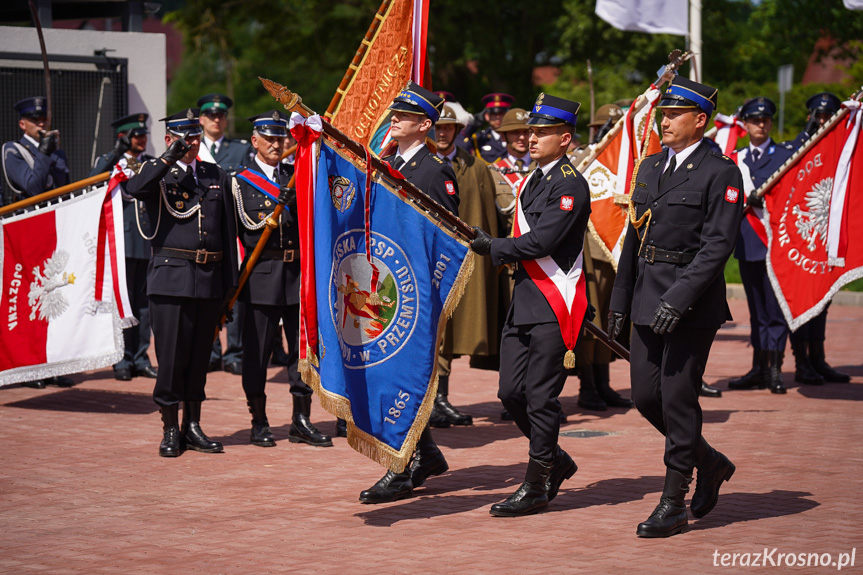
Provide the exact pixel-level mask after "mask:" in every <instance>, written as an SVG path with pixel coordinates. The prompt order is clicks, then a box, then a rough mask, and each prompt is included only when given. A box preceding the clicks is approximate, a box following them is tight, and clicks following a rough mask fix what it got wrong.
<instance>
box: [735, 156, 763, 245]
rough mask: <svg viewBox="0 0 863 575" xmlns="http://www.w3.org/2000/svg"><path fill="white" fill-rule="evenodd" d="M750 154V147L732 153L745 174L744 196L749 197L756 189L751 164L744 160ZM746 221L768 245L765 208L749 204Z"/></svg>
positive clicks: (744, 213)
mask: <svg viewBox="0 0 863 575" xmlns="http://www.w3.org/2000/svg"><path fill="white" fill-rule="evenodd" d="M748 156H749V148H743V149H742V150H737V152H735V153H734V154H732V155H731V159H733V160H734V161H735V162H737V167H738V168H739V169H740V174H741V175H742V176H743V197H744V198H748V197H749V194H751V193H752V192H754V191H755V184H753V183H752V174H751V173H750V172H749V166H748V165H746V162H744V161H743V160H744V159H746V158H747V157H748ZM743 215H744V217H745V218H746V221H747V222H749V225H750V226H752V231H754V232H755V235H756V236H758V239H759V240H761V242H762V243H763V244H764V245H765V246H766V245H767V230H766V229H765V228H764V222H763V221H762V219H763V217H764V210H763V209H762V208H756V207H755V206H751V205H747V206H746V210H745V211H744V212H743Z"/></svg>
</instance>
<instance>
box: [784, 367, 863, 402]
mask: <svg viewBox="0 0 863 575" xmlns="http://www.w3.org/2000/svg"><path fill="white" fill-rule="evenodd" d="M839 371H843V372H845V373H851V374H853V375H856V374H854V371H859V370H854V369H853V368H852V369H848V368H842V369H840V370H839ZM798 392H799V393H800V395H802V396H804V397H808V398H810V399H844V400H850V401H863V385H855V384H854V383H825V384H824V385H801V386H798Z"/></svg>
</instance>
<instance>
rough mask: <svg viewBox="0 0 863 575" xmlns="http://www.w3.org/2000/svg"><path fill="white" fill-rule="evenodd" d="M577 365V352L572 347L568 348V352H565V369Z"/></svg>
mask: <svg viewBox="0 0 863 575" xmlns="http://www.w3.org/2000/svg"><path fill="white" fill-rule="evenodd" d="M574 367H575V352H574V351H572V350H571V349H568V350H566V353H565V354H563V368H564V369H572V368H574Z"/></svg>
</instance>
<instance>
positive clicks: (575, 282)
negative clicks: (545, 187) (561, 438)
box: [512, 171, 587, 369]
mask: <svg viewBox="0 0 863 575" xmlns="http://www.w3.org/2000/svg"><path fill="white" fill-rule="evenodd" d="M535 174H536V171H534V172H533V173H532V174H531V175H530V176H528V177H527V178H525V179H524V180H522V183H521V186H520V187H519V191H518V200H517V202H516V205H517V211H516V217H515V221H514V222H513V226H512V227H513V230H512V236H513V237H514V238H517V237H520V236H521V235H523V234H527V233H529V232H530V223H529V222H528V221H527V218H526V217H525V214H524V208H523V206H522V204H521V191H522V190H523V189H524V186H525V185H526V184H527V182H528V181H529V180H530V179H531V178H532V177H534V175H535ZM520 263H521V265H522V266H523V267H524V270H525V271H526V272H527V275H529V276H530V279H532V280H533V282H534V283H535V284H536V287H538V288H539V291H540V292H542V295H543V296H544V297H545V300H546V301H547V302H548V305H549V306H551V309H552V311H553V312H554V315H555V317H556V318H557V323H558V325H559V326H560V334H561V335H562V336H563V343H564V345H566V354H565V355H564V358H563V366H564V367H565V368H566V369H572V368H574V367H575V352H574V351H573V350H574V349H575V344H576V342H577V341H578V333H579V332H580V331H581V324H582V323H583V322H584V314H585V312H586V311H587V290H586V289H585V281H584V274H583V273H582V265H583V263H584V251H583V250H582V251H581V252H580V253H579V254H578V259H576V261H575V263H574V264H573V266H572V268H570V270H569V271H568V272H565V271H563V270H562V269H561V268H560V266H558V265H557V262H555V261H554V258H552V257H551V256H545V257H542V258H539V259H536V260H526V261H522V262H520Z"/></svg>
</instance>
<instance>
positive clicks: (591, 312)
mask: <svg viewBox="0 0 863 575" xmlns="http://www.w3.org/2000/svg"><path fill="white" fill-rule="evenodd" d="M584 317H585V319H587V321H593V320H594V319H595V318H596V308H595V307H593V304H591V303H589V304H587V311H586V312H585V314H584Z"/></svg>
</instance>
